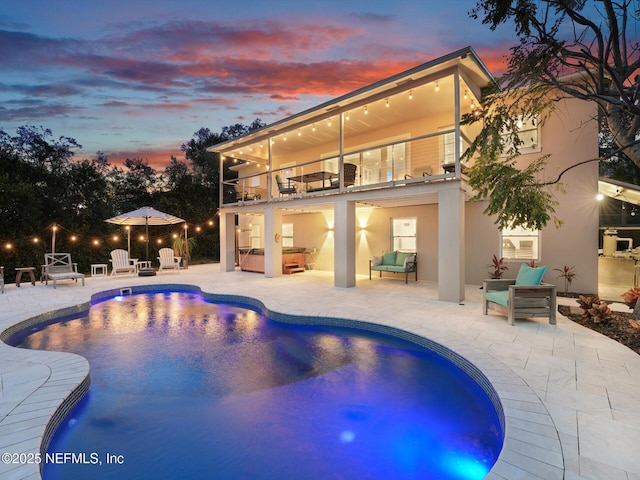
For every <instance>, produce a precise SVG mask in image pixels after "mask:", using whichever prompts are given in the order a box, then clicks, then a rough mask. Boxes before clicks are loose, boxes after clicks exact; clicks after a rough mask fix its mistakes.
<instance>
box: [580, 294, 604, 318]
mask: <svg viewBox="0 0 640 480" xmlns="http://www.w3.org/2000/svg"><path fill="white" fill-rule="evenodd" d="M578 305H579V306H580V308H581V309H583V310H584V314H583V317H584V318H587V319H589V318H590V319H592V320H593V322H594V323H600V322H605V321H607V320H609V317H610V316H611V309H610V308H609V304H608V303H607V302H602V301H600V297H598V295H580V297H579V298H578Z"/></svg>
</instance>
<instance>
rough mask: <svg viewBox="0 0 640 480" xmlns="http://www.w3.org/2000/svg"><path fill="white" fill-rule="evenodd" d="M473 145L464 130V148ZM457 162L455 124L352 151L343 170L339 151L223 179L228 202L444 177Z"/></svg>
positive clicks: (337, 191)
mask: <svg viewBox="0 0 640 480" xmlns="http://www.w3.org/2000/svg"><path fill="white" fill-rule="evenodd" d="M468 145H469V141H468V139H466V138H465V137H464V135H463V136H462V138H461V145H460V152H461V153H462V152H464V150H465V149H466V148H467V146H468ZM345 150H347V149H345ZM455 168H456V161H455V132H454V130H453V129H451V130H446V131H442V132H438V133H435V134H430V135H425V136H422V137H419V138H414V139H411V140H405V141H399V142H393V143H385V144H380V145H372V146H368V147H366V148H360V149H354V150H351V151H347V152H346V153H345V154H344V155H343V171H342V172H341V171H340V158H339V157H338V156H335V157H331V158H323V159H315V160H311V161H308V162H303V163H293V162H291V163H284V162H282V163H280V165H278V166H276V167H272V168H271V169H270V170H268V171H262V172H256V173H251V174H245V175H240V176H239V177H238V178H237V179H233V180H225V181H223V182H222V184H223V187H224V202H223V203H224V204H225V205H228V204H235V203H246V202H251V203H254V202H268V201H272V200H276V199H285V198H297V197H305V196H312V195H328V194H335V193H343V192H345V191H350V190H362V189H368V188H384V187H394V186H397V185H404V184H408V183H414V182H425V181H435V180H442V179H446V178H451V177H454V176H455ZM461 171H464V166H461Z"/></svg>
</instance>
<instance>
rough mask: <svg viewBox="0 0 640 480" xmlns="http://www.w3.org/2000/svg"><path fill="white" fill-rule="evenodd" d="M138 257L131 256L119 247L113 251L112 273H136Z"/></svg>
mask: <svg viewBox="0 0 640 480" xmlns="http://www.w3.org/2000/svg"><path fill="white" fill-rule="evenodd" d="M137 262H138V260H137V259H136V258H129V252H127V251H126V250H123V249H121V248H118V249H116V250H112V251H111V267H112V268H113V270H111V275H114V276H115V275H117V274H118V273H133V274H135V273H136V269H137Z"/></svg>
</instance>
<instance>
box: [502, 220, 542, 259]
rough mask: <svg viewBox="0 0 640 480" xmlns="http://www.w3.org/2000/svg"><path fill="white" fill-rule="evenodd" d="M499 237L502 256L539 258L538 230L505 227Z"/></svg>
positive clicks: (507, 257)
mask: <svg viewBox="0 0 640 480" xmlns="http://www.w3.org/2000/svg"><path fill="white" fill-rule="evenodd" d="M500 237H501V238H500V246H501V249H502V252H501V256H502V257H503V258H506V259H516V258H518V259H525V260H539V259H540V256H539V253H540V248H539V245H540V232H539V231H538V230H527V229H524V228H522V227H516V228H505V229H503V230H502V233H501V235H500Z"/></svg>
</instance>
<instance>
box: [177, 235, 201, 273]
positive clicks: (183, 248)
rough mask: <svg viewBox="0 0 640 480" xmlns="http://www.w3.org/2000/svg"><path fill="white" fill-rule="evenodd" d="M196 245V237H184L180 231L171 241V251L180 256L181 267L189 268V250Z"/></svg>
mask: <svg viewBox="0 0 640 480" xmlns="http://www.w3.org/2000/svg"><path fill="white" fill-rule="evenodd" d="M195 246H196V239H195V238H193V237H191V238H188V239H185V235H184V233H181V234H180V235H179V236H178V238H176V239H175V240H174V241H173V245H172V246H171V247H172V248H173V251H174V252H175V255H176V256H177V257H182V268H184V269H188V268H189V261H190V260H191V250H192V249H193V248H194V247H195Z"/></svg>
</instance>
